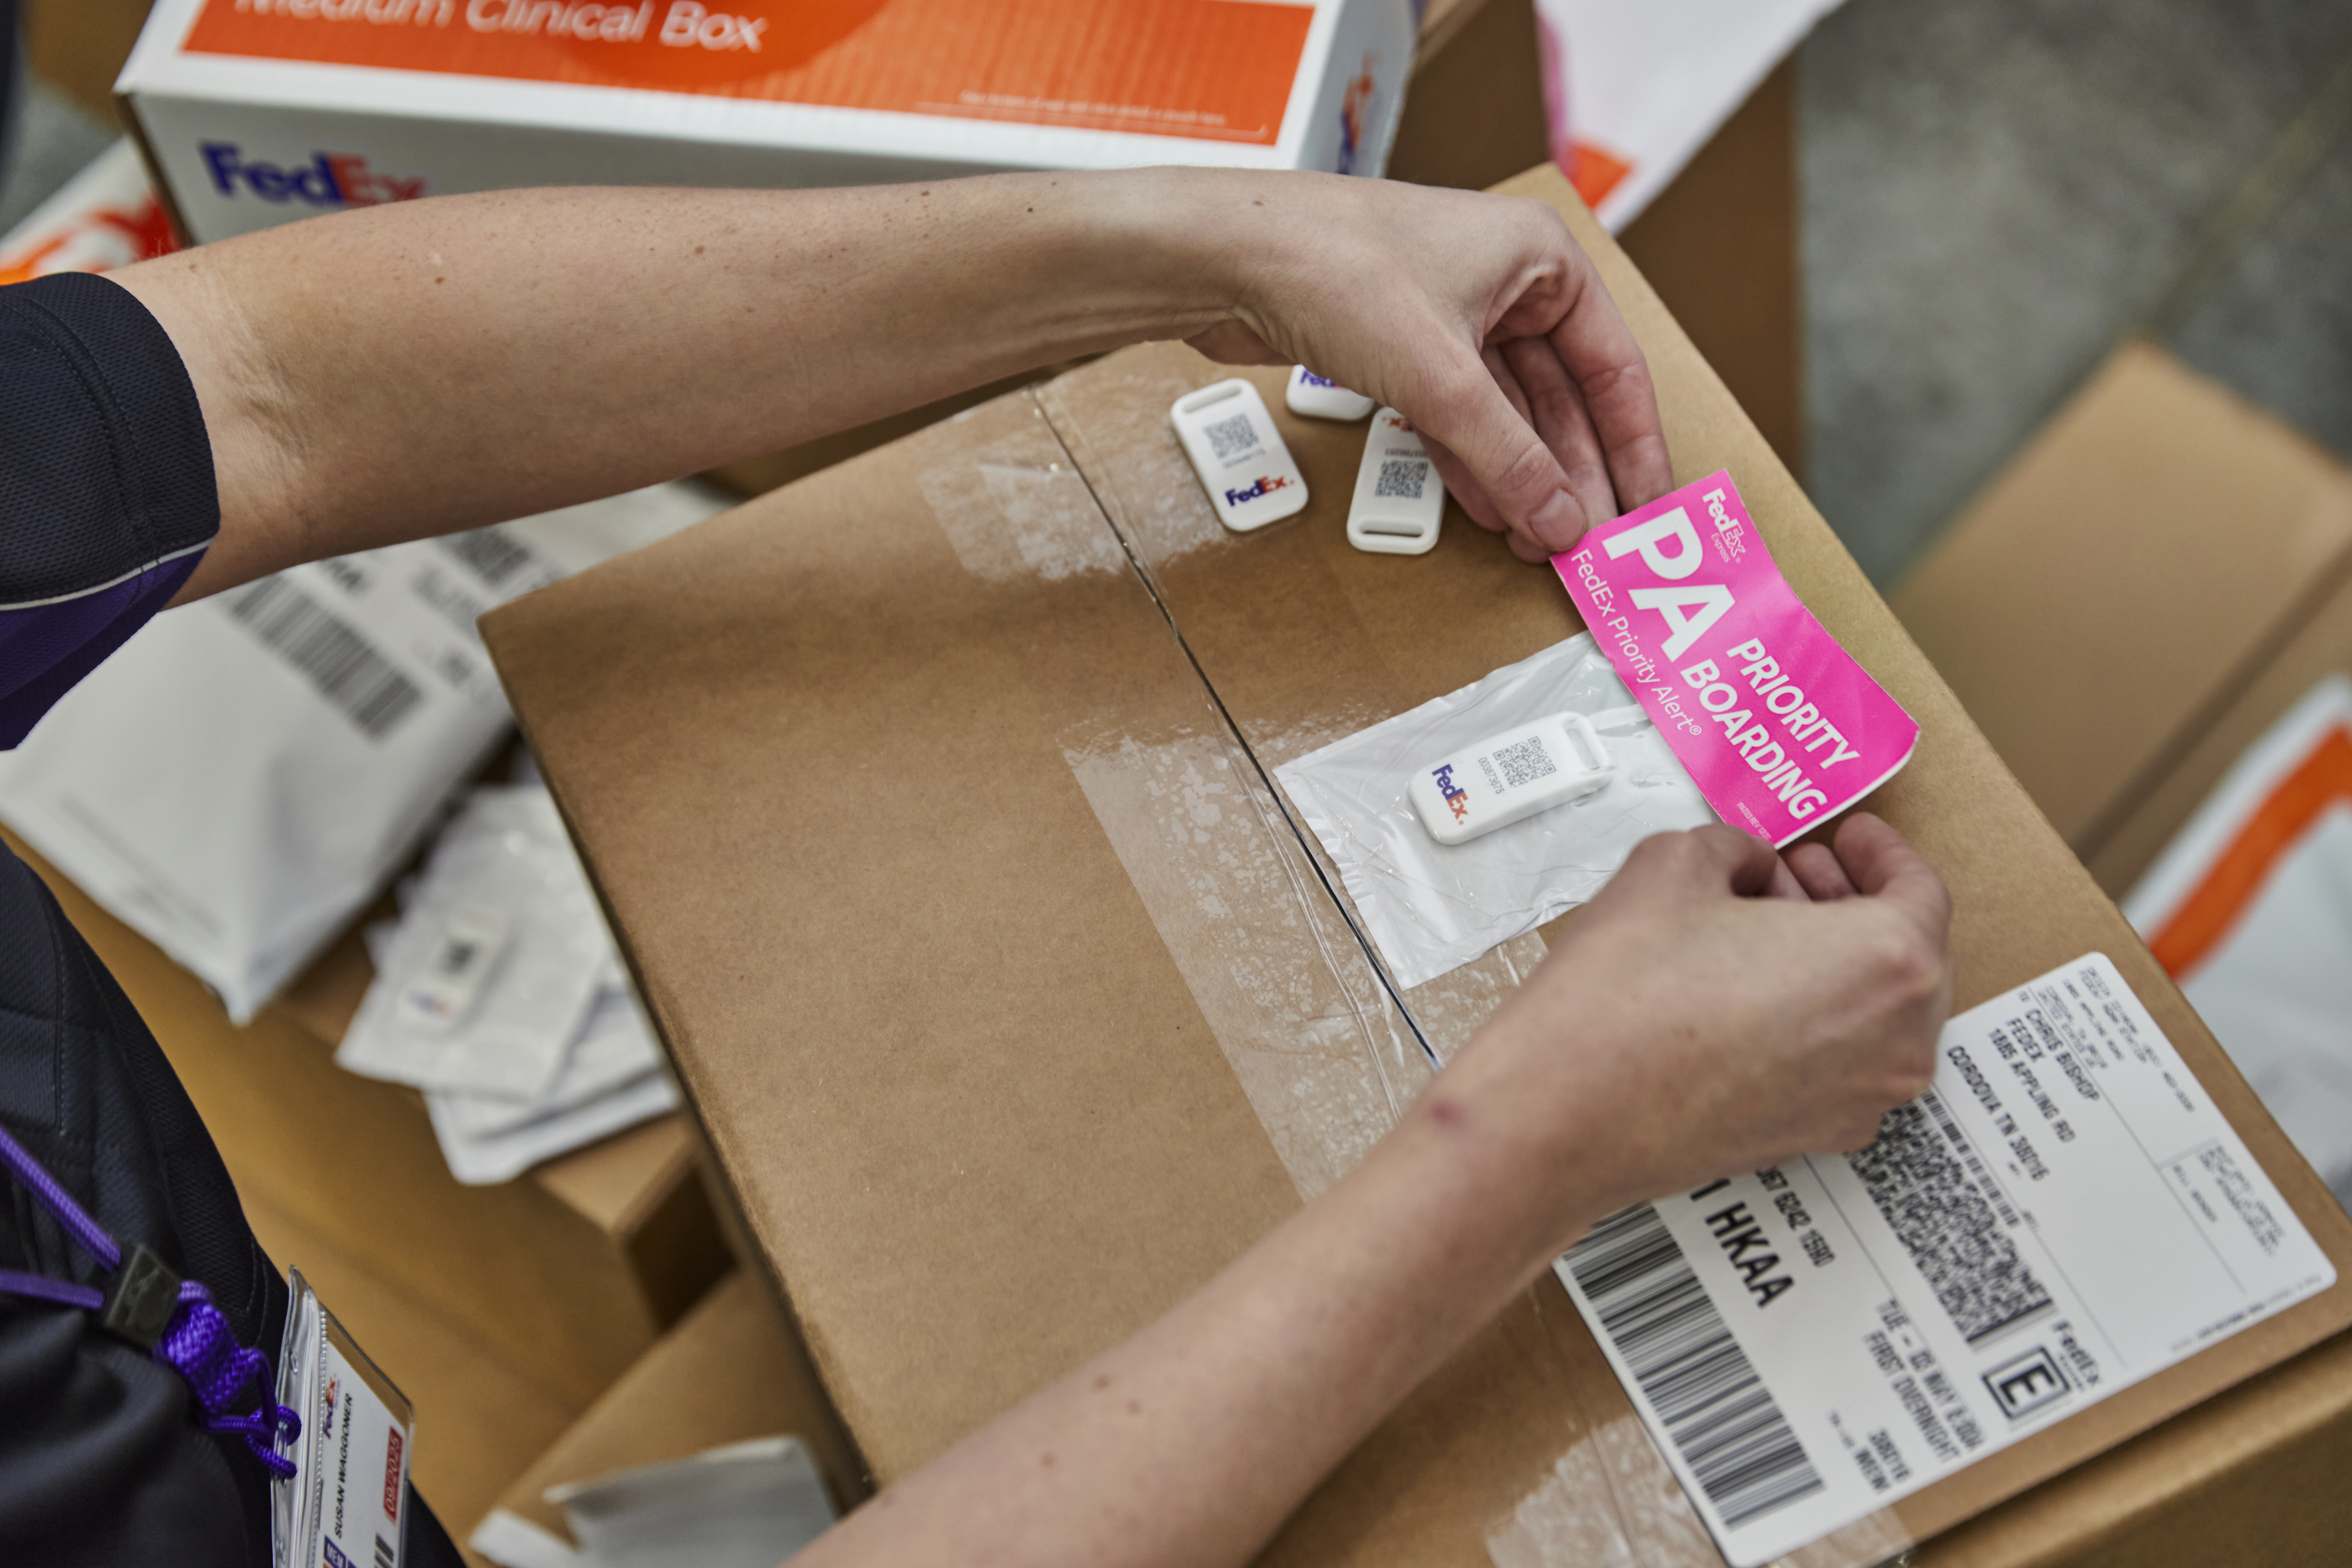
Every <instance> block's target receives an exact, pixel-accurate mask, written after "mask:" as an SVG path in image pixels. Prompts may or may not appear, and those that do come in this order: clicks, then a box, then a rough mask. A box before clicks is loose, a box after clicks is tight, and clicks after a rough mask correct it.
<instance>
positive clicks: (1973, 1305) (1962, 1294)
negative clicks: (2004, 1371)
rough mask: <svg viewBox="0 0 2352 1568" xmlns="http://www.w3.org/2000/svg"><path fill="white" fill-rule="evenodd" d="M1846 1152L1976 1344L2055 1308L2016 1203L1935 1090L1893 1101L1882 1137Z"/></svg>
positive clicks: (1963, 1331)
mask: <svg viewBox="0 0 2352 1568" xmlns="http://www.w3.org/2000/svg"><path fill="white" fill-rule="evenodd" d="M1845 1158H1846V1163H1847V1164H1849V1165H1851V1166H1852V1167H1853V1173H1854V1174H1855V1175H1857V1176H1859V1177H1861V1178H1862V1184H1863V1185H1864V1186H1865V1187H1867V1188H1868V1189H1869V1190H1870V1197H1871V1201H1872V1202H1873V1203H1874V1204H1876V1205H1878V1212H1879V1213H1880V1214H1881V1215H1885V1218H1886V1224H1887V1226H1888V1227H1889V1228H1890V1229H1892V1230H1893V1231H1894V1232H1895V1239H1897V1240H1898V1241H1900V1242H1902V1243H1903V1247H1904V1250H1906V1251H1907V1252H1908V1253H1910V1254H1911V1261H1912V1262H1914V1263H1916V1264H1917V1265H1918V1266H1919V1272H1920V1273H1921V1274H1923V1275H1925V1276H1926V1277H1927V1287H1928V1289H1932V1290H1933V1291H1935V1292H1936V1300H1937V1301H1939V1302H1941V1303H1943V1308H1944V1310H1945V1311H1946V1312H1948V1313H1949V1314H1951V1319H1952V1326H1953V1327H1954V1328H1957V1329H1958V1330H1959V1331H1960V1334H1961V1337H1962V1338H1964V1339H1966V1340H1967V1341H1968V1342H1969V1343H1970V1344H1975V1343H1977V1342H1979V1341H1980V1340H1985V1339H1989V1338H1990V1337H1991V1336H1993V1335H1994V1334H1997V1333H2000V1331H2002V1330H2004V1329H2009V1328H2013V1327H2015V1326H2016V1325H2017V1324H2019V1323H2021V1322H2023V1321H2026V1320H2027V1319H2029V1318H2032V1317H2036V1316H2039V1315H2040V1314H2041V1313H2042V1312H2045V1311H2048V1310H2050V1306H2051V1300H2050V1292H2049V1290H2048V1289H2046V1288H2045V1287H2044V1286H2043V1285H2042V1281H2041V1280H2039V1279H2035V1278H2034V1277H2033V1270H2032V1269H2031V1268H2028V1267H2026V1263H2025V1260H2024V1259H2023V1258H2021V1257H2019V1256H2018V1252H2017V1244H2016V1243H2015V1242H2013V1241H2012V1240H2011V1239H2010V1235H2009V1231H2008V1229H2007V1227H2006V1226H2003V1225H2002V1223H2001V1221H2002V1220H2003V1219H2008V1220H2009V1222H2010V1224H2011V1225H2014V1224H2015V1223H2016V1219H2015V1217H2014V1213H2013V1211H2011V1210H2010V1209H2009V1205H2008V1203H2007V1200H2005V1199H2002V1198H2000V1191H1999V1189H1998V1188H1996V1187H1994V1186H1993V1184H1992V1180H1991V1177H1990V1175H1989V1174H1988V1173H1986V1171H1985V1168H1984V1164H1983V1162H1981V1161H1980V1160H1979V1159H1978V1158H1977V1157H1976V1151H1975V1150H1974V1149H1972V1148H1970V1147H1969V1142H1968V1140H1967V1138H1966V1137H1965V1136H1964V1135H1963V1134H1962V1133H1961V1131H1960V1129H1959V1126H1958V1123H1956V1122H1955V1121H1953V1120H1952V1115H1951V1112H1950V1111H1948V1110H1945V1109H1944V1104H1943V1101H1942V1100H1941V1099H1940V1098H1939V1097H1938V1096H1937V1093H1936V1091H1935V1090H1933V1089H1929V1090H1928V1091H1927V1093H1926V1094H1924V1095H1921V1096H1920V1097H1919V1098H1918V1099H1917V1100H1914V1101H1912V1102H1911V1103H1910V1104H1908V1105H1898V1106H1896V1107H1895V1109H1894V1110H1890V1111H1888V1112H1887V1113H1886V1117H1885V1121H1881V1122H1880V1123H1879V1125H1878V1141H1877V1142H1874V1143H1873V1144H1871V1146H1870V1147H1869V1148H1867V1149H1863V1150H1860V1151H1857V1152H1854V1153H1852V1154H1848V1155H1847V1156H1846V1157H1845ZM1989 1194H1990V1195H1989ZM1996 1202H1998V1203H1999V1204H2000V1207H1999V1208H1996V1207H1995V1206H1994V1205H1995V1204H1996Z"/></svg>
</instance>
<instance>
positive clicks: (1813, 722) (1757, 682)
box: [1551, 473, 1919, 849]
mask: <svg viewBox="0 0 2352 1568" xmlns="http://www.w3.org/2000/svg"><path fill="white" fill-rule="evenodd" d="M1551 563H1552V568H1553V570H1555V571H1557V572H1558V573H1559V580H1560V581H1561V582H1562V583H1563V584H1566V585H1567V587H1568V596H1569V597H1570V599H1572V600H1574V601H1575V603H1576V607H1577V609H1578V610H1579V611H1580V613H1581V614H1582V615H1583V616H1584V624H1585V626H1586V627H1587V629H1589V630H1590V631H1591V633H1592V638H1593V640H1594V641H1595V642H1597V643H1599V644H1600V645H1601V648H1602V649H1603V651H1605V652H1606V653H1607V654H1608V655H1609V661H1610V662H1611V663H1612V664H1613V665H1614V666H1616V668H1617V674H1618V677H1619V679H1622V680H1623V681H1624V682H1625V684H1626V686H1627V687H1628V688H1629V689H1631V690H1632V691H1633V695H1634V696H1635V697H1636V698H1638V699H1639V700H1640V701H1641V704H1642V706H1643V708H1644V709H1645V710H1648V712H1649V715H1650V717H1651V719H1652V720H1653V721H1654V722H1655V723H1656V724H1657V726H1658V731H1659V733H1661V734H1663V735H1664V736H1665V738H1666V742H1667V743H1668V744H1669V745H1671V746H1673V747H1674V749H1675V756H1676V757H1677V758H1679V759H1681V762H1682V764H1683V766H1684V767H1685V768H1687V769H1688V770H1689V771H1690V775H1691V777H1692V779H1693V780H1694V781H1696V783H1697V784H1698V787H1699V790H1700V793H1702V794H1704V795H1706V799H1707V804H1708V805H1712V806H1714V807H1715V809H1716V813H1717V815H1718V816H1721V817H1722V818H1723V819H1724V821H1726V822H1728V823H1730V824H1731V825H1732V826H1735V827H1745V828H1747V829H1748V831H1749V832H1751V833H1754V834H1756V835H1757V836H1758V837H1762V838H1766V839H1769V840H1770V841H1771V843H1772V847H1774V848H1776V849H1777V848H1780V847H1783V846H1785V845H1787V844H1790V843H1791V842H1792V841H1794V840H1795V839H1797V838H1798V837H1801V836H1802V835H1803V834H1804V833H1806V832H1807V831H1808V830H1810V829H1811V828H1813V827H1816V826H1820V825H1821V824H1822V823H1824V822H1826V821H1828V820H1829V819H1830V818H1831V817H1832V816H1836V815H1837V814H1838V813H1839V812H1841V811H1843V810H1844V809H1845V808H1846V807H1847V806H1850V805H1853V803H1854V802H1856V801H1858V800H1860V799H1861V798H1862V797H1863V796H1864V795H1868V794H1869V793H1870V792H1871V791H1872V790H1874V789H1876V788H1877V787H1878V786H1879V785H1880V784H1885V782H1886V781H1887V780H1888V779H1891V778H1893V777H1894V776H1895V774H1896V773H1900V772H1901V771H1902V768H1903V764H1904V763H1907V762H1909V761H1910V760H1911V752H1912V750H1913V748H1915V747H1916V746H1917V745H1918V743H1919V721H1917V720H1916V719H1914V718H1912V717H1911V715H1910V714H1908V713H1906V712H1905V711H1904V710H1903V708H1902V705H1901V704H1899V703H1897V702H1896V701H1895V699H1893V698H1892V697H1889V696H1888V695H1886V693H1885V690H1884V689H1881V688H1880V686H1879V684H1878V682H1876V681H1875V680H1873V679H1871V678H1870V676H1869V674H1868V672H1867V671H1865V670H1864V668H1862V666H1861V665H1859V664H1856V663H1855V662H1854V658H1853V655H1852V654H1850V653H1848V652H1846V651H1845V649H1844V648H1843V647H1839V646H1838V641H1837V639H1836V638H1835V637H1832V636H1830V634H1829V633H1828V632H1827V631H1826V630H1824V629H1823V628H1822V624H1821V622H1819V621H1817V620H1815V619H1814V618H1813V613H1812V612H1811V610H1808V609H1807V608H1805V606H1804V605H1803V604H1802V603H1801V602H1800V601H1799V599H1798V598H1797V595H1796V592H1795V590H1794V589H1792V588H1790V586H1789V584H1788V581H1787V579H1785V578H1783V577H1782V576H1781V575H1780V567H1778V566H1776V565H1774V564H1773V563H1772V555H1771V552H1769V551H1768V550H1766V549H1765V548H1764V541H1763V540H1762V538H1760V537H1759V535H1758V533H1757V531H1756V523H1755V520H1754V519H1752V518H1750V517H1749V516H1748V509H1747V508H1746V507H1745V506H1743V505H1742V504H1741V503H1740V500H1739V492H1738V490H1737V489H1734V488H1733V487H1732V483H1731V476H1730V475H1729V474H1727V473H1718V474H1715V475H1713V476H1711V477H1709V478H1707V479H1701V480H1699V481H1698V482H1697V483H1696V484H1691V485H1685V486H1684V487H1683V488H1682V489H1678V490H1676V491H1675V492H1674V493H1673V494H1672V495H1667V496H1661V497H1659V498H1658V499H1657V500H1654V501H1652V502H1651V503H1650V504H1649V505H1647V506H1645V507H1643V508H1642V509H1641V510H1638V511H1631V512H1627V513H1626V514H1625V515H1624V516H1623V517H1621V518H1618V519H1617V520H1616V521H1613V522H1604V523H1602V524H1601V526H1599V527H1598V528H1595V529H1593V530H1592V531H1591V532H1589V533H1587V534H1585V536H1584V537H1583V538H1582V539H1580V540H1579V541H1577V543H1576V548H1575V549H1573V550H1569V551H1564V552H1561V553H1559V554H1558V555H1555V556H1553V557H1552V558H1551Z"/></svg>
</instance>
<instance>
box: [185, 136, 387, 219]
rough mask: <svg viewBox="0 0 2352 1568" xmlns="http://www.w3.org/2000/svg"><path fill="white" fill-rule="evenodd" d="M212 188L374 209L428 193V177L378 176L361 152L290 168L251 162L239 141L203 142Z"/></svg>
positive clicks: (312, 203) (323, 156)
mask: <svg viewBox="0 0 2352 1568" xmlns="http://www.w3.org/2000/svg"><path fill="white" fill-rule="evenodd" d="M199 145H200V150H201V151H202V152H203V153H204V155H205V172H206V173H207V174H211V176H212V181H213V189H214V190H215V191H217V192H219V193H220V194H221V195H225V196H234V195H236V193H237V187H238V186H240V185H242V186H243V187H244V188H245V189H247V190H248V191H250V192H252V193H253V194H254V195H257V196H259V197H260V198H261V199H262V200H263V201H265V202H280V203H283V202H295V201H299V202H301V203H303V204H304V205H308V206H314V207H372V206H376V205H381V204H383V203H384V202H405V201H413V200H415V198H416V197H418V196H421V195H424V194H425V176H424V175H422V174H418V175H415V176H414V177H403V176H401V175H398V174H378V173H377V172H376V171H374V170H373V169H371V168H369V167H368V161H367V160H366V159H365V158H362V157H361V156H360V155H359V154H358V153H315V154H313V155H312V157H311V159H310V162H309V163H301V164H298V165H296V166H295V167H293V168H291V169H289V168H285V167H283V166H281V165H279V164H277V163H265V162H263V161H262V160H260V159H253V160H250V161H248V160H247V158H246V156H245V154H244V153H243V151H242V150H241V149H240V148H238V146H237V145H236V143H235V142H202V143H200V144H199Z"/></svg>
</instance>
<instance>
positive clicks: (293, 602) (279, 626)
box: [223, 577, 425, 741]
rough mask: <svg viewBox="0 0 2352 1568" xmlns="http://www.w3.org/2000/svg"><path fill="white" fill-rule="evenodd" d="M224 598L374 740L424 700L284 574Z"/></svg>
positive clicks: (246, 623) (237, 616) (235, 613)
mask: <svg viewBox="0 0 2352 1568" xmlns="http://www.w3.org/2000/svg"><path fill="white" fill-rule="evenodd" d="M223 603H224V607H225V608H226V609H227V611H228V614H229V618H230V619H232V620H235V621H236V622H238V623H240V624H241V625H243V626H245V627H246V628H247V630H249V631H250V632H252V633H253V635H254V636H255V637H257V638H258V639H259V640H260V643H261V646H262V647H266V648H268V649H270V650H271V651H272V652H274V653H276V654H278V655H279V656H280V657H281V658H284V659H285V660H286V662H287V663H289V664H290V665H292V666H293V667H294V668H296V669H298V670H299V671H300V672H301V673H302V674H303V675H305V676H307V677H309V678H310V684H311V685H313V686H315V687H317V688H318V689H319V692H320V695H321V696H323V697H324V698H326V699H327V700H328V701H330V702H331V703H333V704H334V705H335V706H336V708H338V709H339V710H341V712H342V715H343V717H345V718H346V719H349V720H350V721H352V723H353V724H354V725H356V726H358V728H359V731H360V733H362V734H363V735H365V736H367V738H368V739H370V740H372V741H380V740H382V739H383V737H384V736H386V735H388V734H390V733H391V732H392V730H393V727H394V725H396V724H398V723H399V722H400V721H402V720H403V719H404V718H406V717H407V716H408V714H409V711H410V710H412V709H414V708H415V706H416V704H417V703H418V702H419V701H421V700H423V699H424V696H425V694H424V692H423V691H421V690H419V689H417V686H416V683H415V681H413V680H411V679H408V677H406V676H405V675H403V674H402V673H401V672H400V670H399V669H398V668H397V667H395V666H394V664H393V663H392V661H391V660H390V659H387V658H384V657H383V654H381V653H379V652H377V651H376V649H375V647H374V645H373V644H372V643H370V642H369V641H368V640H367V639H366V638H365V637H362V636H361V635H360V634H359V633H358V632H357V631H355V630H354V629H352V625H351V623H350V622H348V621H346V620H344V619H343V618H342V617H341V616H338V615H337V614H335V613H334V612H333V611H332V610H330V609H328V608H327V607H326V606H325V605H321V604H320V603H319V601H318V600H316V599H314V598H312V597H311V596H310V595H309V594H308V593H306V592H304V591H303V590H302V589H301V588H299V587H298V586H296V585H295V584H292V583H289V582H288V581H287V580H286V579H285V578H283V577H264V578H263V579H262V580H261V581H260V582H258V583H255V584H251V585H249V586H247V587H244V588H240V589H238V590H237V591H236V592H235V593H233V594H231V595H228V596H227V598H226V600H225V601H224V602H223Z"/></svg>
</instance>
